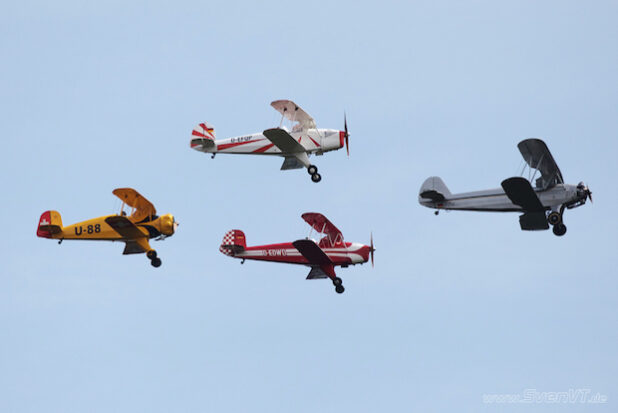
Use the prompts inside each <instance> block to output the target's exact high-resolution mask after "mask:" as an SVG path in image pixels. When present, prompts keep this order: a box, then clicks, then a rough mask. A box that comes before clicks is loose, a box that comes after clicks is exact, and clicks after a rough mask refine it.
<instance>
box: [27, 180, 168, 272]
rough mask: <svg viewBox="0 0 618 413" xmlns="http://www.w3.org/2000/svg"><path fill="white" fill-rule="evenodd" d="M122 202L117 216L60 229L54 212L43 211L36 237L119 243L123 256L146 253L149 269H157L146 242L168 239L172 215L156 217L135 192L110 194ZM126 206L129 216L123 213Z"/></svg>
mask: <svg viewBox="0 0 618 413" xmlns="http://www.w3.org/2000/svg"><path fill="white" fill-rule="evenodd" d="M112 193H113V194H114V195H116V196H117V197H118V198H120V200H121V201H122V206H121V207H120V213H119V214H117V215H106V216H103V217H99V218H93V219H89V220H87V221H83V222H78V223H76V224H73V225H69V226H67V227H63V226H62V219H61V218H60V213H59V212H58V211H45V212H43V214H42V215H41V219H40V220H39V226H38V228H37V231H36V235H37V236H39V237H41V238H52V239H58V240H59V242H58V243H61V242H62V241H63V240H65V239H76V240H90V241H122V242H124V243H125V247H124V251H123V254H141V253H144V252H145V253H146V256H147V257H148V258H149V259H150V263H151V264H152V266H153V267H159V266H160V265H161V259H160V258H159V257H157V252H156V251H155V250H154V249H152V248H151V247H150V244H149V243H148V240H149V239H150V238H157V240H159V239H165V238H167V237H169V236H172V235H173V234H174V232H175V231H176V228H177V227H178V223H177V222H176V220H175V219H174V216H173V215H172V214H165V215H163V216H157V214H156V213H157V211H156V210H155V207H154V205H152V204H151V203H150V201H148V200H147V199H146V198H144V197H143V196H141V195H140V194H139V193H138V192H137V191H136V190H135V189H131V188H118V189H114V191H113V192H112ZM125 205H127V206H129V207H130V208H131V211H130V213H129V214H128V215H127V213H126V212H125V210H124V206H125Z"/></svg>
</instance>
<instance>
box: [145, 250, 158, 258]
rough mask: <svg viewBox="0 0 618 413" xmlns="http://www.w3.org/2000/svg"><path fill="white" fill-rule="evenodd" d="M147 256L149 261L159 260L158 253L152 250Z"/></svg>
mask: <svg viewBox="0 0 618 413" xmlns="http://www.w3.org/2000/svg"><path fill="white" fill-rule="evenodd" d="M146 256H147V257H148V259H149V260H153V259H155V258H157V251H155V250H150V251H148V252H147V253H146Z"/></svg>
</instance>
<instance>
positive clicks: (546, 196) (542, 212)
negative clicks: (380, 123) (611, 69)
mask: <svg viewBox="0 0 618 413" xmlns="http://www.w3.org/2000/svg"><path fill="white" fill-rule="evenodd" d="M517 147H518V148H519V151H520V152H521V154H522V156H523V157H524V160H525V161H526V164H527V166H528V167H529V168H530V170H531V171H532V170H534V173H533V174H532V177H531V178H530V180H527V179H526V178H523V177H520V176H517V177H513V178H508V179H505V180H504V181H502V183H501V185H502V188H497V189H489V190H484V191H476V192H466V193H460V194H451V193H450V191H449V190H448V188H447V187H446V185H445V184H444V182H443V181H442V179H440V178H439V177H437V176H432V177H430V178H427V180H425V182H423V185H422V186H421V189H420V192H419V195H418V202H419V203H420V204H421V205H423V206H426V207H429V208H435V209H438V211H436V215H438V213H439V210H440V209H446V210H463V211H493V212H507V211H518V212H523V214H522V215H520V216H519V225H520V226H521V229H522V230H546V229H549V225H552V226H553V228H552V229H553V232H554V234H556V235H558V236H562V235H564V234H565V233H566V230H567V228H566V225H564V223H563V220H562V216H563V213H564V210H565V208H568V209H572V208H576V207H578V206H581V205H584V204H585V203H586V200H587V199H588V198H590V202H592V192H591V191H590V189H588V186H586V184H584V183H583V182H580V183H579V184H577V185H569V184H565V183H564V179H563V178H562V173H561V172H560V169H558V165H556V161H554V158H553V156H552V155H551V153H550V152H549V149H548V148H547V145H546V144H545V142H543V141H542V140H540V139H525V140H523V141H521V142H519V144H518V145H517ZM524 169H525V166H524ZM537 171H538V172H540V174H541V176H540V177H539V178H537V179H536V181H535V187H534V188H533V187H532V185H531V183H530V182H532V181H533V179H534V177H535V175H536V173H537ZM522 173H523V171H522Z"/></svg>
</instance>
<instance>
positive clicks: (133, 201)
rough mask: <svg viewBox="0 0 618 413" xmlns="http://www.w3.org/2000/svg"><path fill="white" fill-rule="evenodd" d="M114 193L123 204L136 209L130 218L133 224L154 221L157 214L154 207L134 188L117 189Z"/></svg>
mask: <svg viewBox="0 0 618 413" xmlns="http://www.w3.org/2000/svg"><path fill="white" fill-rule="evenodd" d="M112 193H113V194H114V195H116V196H117V197H118V198H120V200H121V201H122V202H124V203H125V204H127V205H128V206H130V207H131V208H134V209H135V211H133V213H132V214H131V216H130V217H129V218H130V220H131V221H132V222H141V221H143V220H145V219H147V218H150V219H152V218H153V217H155V216H156V214H157V210H156V209H155V207H154V205H152V204H151V203H150V201H149V200H147V199H146V198H144V197H143V196H142V195H140V193H139V192H137V191H136V190H135V189H133V188H116V189H114V190H113V191H112Z"/></svg>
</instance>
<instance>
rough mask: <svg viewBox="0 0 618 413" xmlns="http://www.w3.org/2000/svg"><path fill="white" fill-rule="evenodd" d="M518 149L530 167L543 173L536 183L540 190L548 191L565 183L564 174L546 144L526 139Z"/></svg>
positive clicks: (537, 140)
mask: <svg viewBox="0 0 618 413" xmlns="http://www.w3.org/2000/svg"><path fill="white" fill-rule="evenodd" d="M517 147H518V148H519V152H521V156H523V157H524V160H525V161H526V163H527V164H528V166H529V167H530V168H533V169H537V170H538V171H539V172H541V177H540V178H539V179H537V182H536V186H537V187H538V188H543V189H547V188H550V187H552V186H554V185H556V184H562V183H564V179H563V178H562V173H561V172H560V169H558V165H557V164H556V161H554V157H553V156H551V152H549V148H547V145H546V144H545V142H543V141H542V140H540V139H525V140H523V141H521V142H519V144H517Z"/></svg>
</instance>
